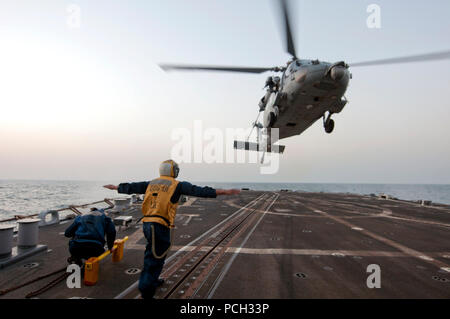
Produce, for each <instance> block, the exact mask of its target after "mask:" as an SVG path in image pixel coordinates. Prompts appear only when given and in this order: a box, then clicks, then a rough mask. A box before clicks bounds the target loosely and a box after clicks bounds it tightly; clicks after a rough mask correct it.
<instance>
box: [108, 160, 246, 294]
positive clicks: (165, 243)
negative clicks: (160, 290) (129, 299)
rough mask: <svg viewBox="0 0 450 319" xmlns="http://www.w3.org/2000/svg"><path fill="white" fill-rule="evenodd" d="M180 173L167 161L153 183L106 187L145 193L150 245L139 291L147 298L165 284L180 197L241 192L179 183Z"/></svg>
mask: <svg viewBox="0 0 450 319" xmlns="http://www.w3.org/2000/svg"><path fill="white" fill-rule="evenodd" d="M179 172H180V168H179V166H178V164H177V163H176V162H174V161H173V160H167V161H164V162H162V163H161V165H160V167H159V175H160V177H159V178H156V179H154V180H152V181H150V182H139V183H121V184H119V185H118V186H116V185H105V186H104V187H105V188H108V189H111V190H117V191H118V192H119V193H122V194H145V196H144V202H143V203H142V213H143V215H144V217H143V219H142V221H143V229H144V235H145V237H146V238H147V246H146V249H145V256H144V269H143V271H142V273H141V277H140V279H139V290H140V291H141V295H142V298H144V299H147V298H153V295H154V294H155V290H156V288H157V287H158V286H160V285H161V284H162V283H163V282H164V281H163V280H162V279H159V275H160V274H161V271H162V269H163V266H164V260H165V258H166V255H167V253H168V252H169V249H170V246H171V240H170V228H172V227H174V221H175V215H176V213H177V207H178V201H179V199H180V197H181V195H188V196H195V197H209V198H215V197H217V196H218V195H234V194H238V193H239V192H240V191H239V190H237V189H214V188H211V187H208V186H206V187H199V186H195V185H192V184H191V183H189V182H179V181H177V180H176V178H177V177H178V174H179Z"/></svg>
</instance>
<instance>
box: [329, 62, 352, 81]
mask: <svg viewBox="0 0 450 319" xmlns="http://www.w3.org/2000/svg"><path fill="white" fill-rule="evenodd" d="M347 72H348V71H347V69H346V68H345V67H343V66H340V65H336V66H334V67H333V68H332V69H331V71H330V76H331V78H332V79H333V80H334V81H340V80H342V78H343V77H344V76H345V75H346V74H347Z"/></svg>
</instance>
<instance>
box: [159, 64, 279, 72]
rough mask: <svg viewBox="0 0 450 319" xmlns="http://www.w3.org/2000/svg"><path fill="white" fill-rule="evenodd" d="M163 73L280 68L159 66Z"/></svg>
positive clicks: (271, 69)
mask: <svg viewBox="0 0 450 319" xmlns="http://www.w3.org/2000/svg"><path fill="white" fill-rule="evenodd" d="M160 67H161V69H163V70H164V71H170V70H182V71H183V70H184V71H226V72H241V73H264V72H267V71H280V68H277V67H275V68H273V67H272V68H252V67H228V66H201V65H175V64H160Z"/></svg>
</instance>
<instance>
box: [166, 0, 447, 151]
mask: <svg viewBox="0 0 450 319" xmlns="http://www.w3.org/2000/svg"><path fill="white" fill-rule="evenodd" d="M277 3H278V5H279V6H280V9H281V10H280V13H281V19H280V22H281V25H282V27H283V29H284V30H283V38H284V49H285V51H286V52H288V53H289V54H290V55H291V56H292V60H291V61H290V62H288V63H287V67H284V66H282V67H280V66H275V67H236V66H202V65H175V64H160V66H161V68H162V69H164V70H188V71H208V70H209V71H226V72H242V73H255V74H261V73H264V72H283V74H282V77H281V83H280V87H279V88H278V91H277V92H276V93H270V94H271V95H270V96H269V98H268V102H267V103H265V109H264V115H263V124H261V123H254V126H255V127H257V128H258V129H260V128H263V131H267V129H268V128H269V127H273V128H278V129H279V136H278V139H283V138H287V137H291V136H295V135H299V134H301V133H302V132H304V131H305V130H306V129H307V128H308V127H310V126H311V125H312V124H314V122H316V121H317V120H319V119H320V118H321V117H324V119H325V117H326V121H324V127H325V131H326V132H328V133H331V132H332V129H333V127H334V122H333V123H331V121H329V120H330V116H331V115H332V114H335V113H339V112H341V111H342V109H343V108H344V107H345V105H346V104H347V100H346V99H345V97H344V94H345V92H346V90H347V87H348V83H349V80H350V79H351V74H350V73H349V71H348V68H349V66H348V65H347V64H346V63H344V62H342V61H340V62H336V63H333V64H331V63H327V62H320V61H318V60H303V59H298V58H297V53H296V50H295V43H294V37H293V33H292V31H293V30H292V28H291V22H290V20H291V19H290V17H289V12H290V10H289V6H288V3H287V0H279V1H277ZM445 59H450V50H447V51H444V52H434V53H428V54H420V55H414V56H406V57H397V58H391V59H381V60H375V61H366V62H360V63H352V64H350V67H360V66H372V65H385V64H397V63H411V62H424V61H435V60H445ZM266 84H267V82H266ZM270 89H271V88H270V86H269V91H268V92H271V91H270ZM264 101H265V99H264ZM261 102H262V101H260V103H261ZM263 104H264V103H263ZM261 109H262V108H260V110H261ZM271 113H272V114H273V115H271ZM327 113H328V114H327ZM274 116H275V117H274ZM274 119H275V120H274ZM325 122H326V123H328V124H330V125H325ZM331 124H333V125H331ZM327 127H328V129H327ZM274 137H276V136H274V135H273V134H272V142H275V141H276V140H274V139H273V138H274ZM266 142H267V140H266V141H265V142H264V137H263V141H261V143H262V144H263V145H264V144H265V143H266ZM238 144H239V143H238ZM235 145H237V144H236V143H235ZM258 149H265V147H263V148H259V147H258Z"/></svg>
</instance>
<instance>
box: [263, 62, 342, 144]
mask: <svg viewBox="0 0 450 319" xmlns="http://www.w3.org/2000/svg"><path fill="white" fill-rule="evenodd" d="M332 68H342V69H344V70H345V71H344V72H343V74H342V78H340V79H338V80H337V81H336V80H334V79H332V77H331V75H330V74H331V69H332ZM349 80H350V73H349V72H348V70H347V68H346V67H344V66H341V65H339V64H337V65H336V64H335V65H333V64H331V63H327V62H319V61H317V60H316V61H311V60H296V61H293V62H291V63H290V64H289V66H288V68H287V69H286V71H285V72H284V73H283V76H282V78H281V87H280V90H279V92H278V96H277V101H276V102H275V105H276V106H277V107H278V110H279V112H278V116H277V119H276V121H275V123H274V124H273V126H272V127H273V128H278V129H279V139H283V138H287V137H291V136H295V135H299V134H301V133H302V132H304V131H305V130H306V129H307V128H308V127H310V126H311V125H312V124H314V122H316V121H317V120H319V119H320V118H321V117H323V116H324V115H325V113H326V112H331V113H339V112H340V111H341V110H342V108H341V107H339V106H336V104H338V105H340V104H341V103H339V102H340V101H341V99H342V97H343V96H344V94H345V92H346V90H347V87H348V83H349ZM269 101H270V100H269ZM270 112H275V109H274V105H271V103H268V105H267V106H266V110H265V111H264V127H268V118H269V113H270Z"/></svg>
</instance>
